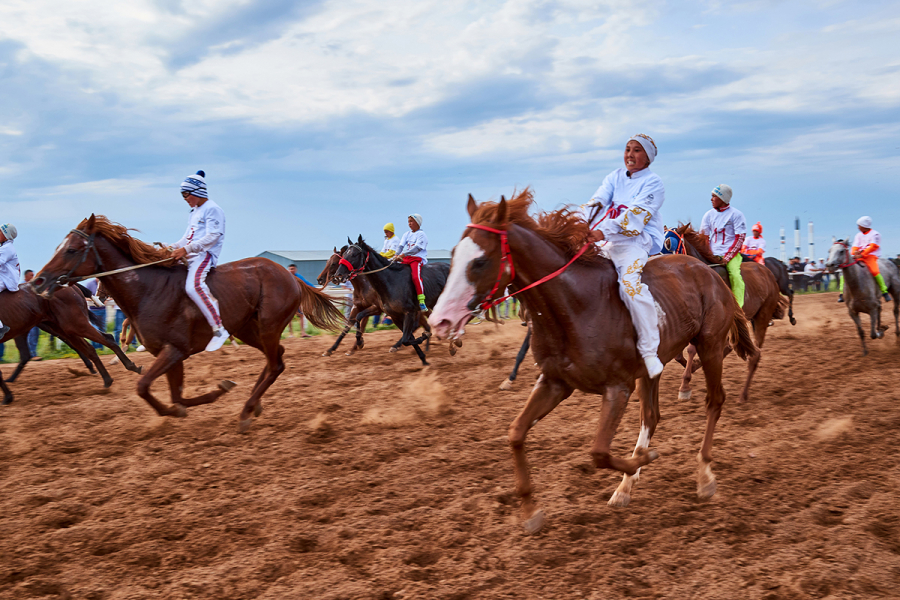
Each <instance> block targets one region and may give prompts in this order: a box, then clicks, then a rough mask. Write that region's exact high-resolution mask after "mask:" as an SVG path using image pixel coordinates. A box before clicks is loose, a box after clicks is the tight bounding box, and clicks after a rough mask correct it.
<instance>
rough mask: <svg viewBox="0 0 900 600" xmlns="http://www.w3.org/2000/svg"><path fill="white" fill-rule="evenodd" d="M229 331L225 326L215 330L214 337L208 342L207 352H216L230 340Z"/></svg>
mask: <svg viewBox="0 0 900 600" xmlns="http://www.w3.org/2000/svg"><path fill="white" fill-rule="evenodd" d="M228 335H229V333H228V332H227V331H225V328H224V327H219V328H218V329H214V330H213V336H212V339H211V340H209V343H208V344H206V351H207V352H215V351H216V350H218V349H219V348H221V347H222V345H223V344H224V343H225V342H226V341H227V340H228Z"/></svg>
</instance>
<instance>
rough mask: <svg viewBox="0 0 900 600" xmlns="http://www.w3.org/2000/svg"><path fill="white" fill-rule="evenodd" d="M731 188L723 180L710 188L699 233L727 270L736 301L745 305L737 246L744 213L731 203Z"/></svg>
mask: <svg viewBox="0 0 900 600" xmlns="http://www.w3.org/2000/svg"><path fill="white" fill-rule="evenodd" d="M731 194H732V192H731V188H730V187H729V186H727V185H725V184H724V183H723V184H722V185H719V186H716V188H715V189H714V190H713V191H712V198H711V199H710V201H711V202H712V206H713V207H712V208H711V209H709V210H708V211H707V212H706V214H705V215H703V220H702V221H701V222H700V233H705V234H706V235H708V236H709V246H710V249H711V250H712V251H713V254H715V255H716V256H717V257H719V259H720V262H721V264H723V265H725V268H726V269H727V270H728V279H729V280H730V281H731V291H732V292H733V293H734V297H735V298H737V302H738V305H739V306H740V307H742V308H743V306H744V278H743V277H741V262H742V259H741V255H740V249H741V246H743V244H744V238H746V237H747V223H746V221H745V220H744V214H743V213H742V212H741V211H739V210H738V209H736V208H734V207H733V206H731Z"/></svg>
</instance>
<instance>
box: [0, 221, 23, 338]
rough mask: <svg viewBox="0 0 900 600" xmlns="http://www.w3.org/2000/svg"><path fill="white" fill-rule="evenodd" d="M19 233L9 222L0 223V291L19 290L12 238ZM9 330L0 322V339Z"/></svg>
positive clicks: (17, 261)
mask: <svg viewBox="0 0 900 600" xmlns="http://www.w3.org/2000/svg"><path fill="white" fill-rule="evenodd" d="M18 235H19V232H18V231H16V226H15V225H13V224H11V223H3V224H2V225H0V292H2V291H10V292H17V291H19V277H20V275H21V271H20V269H19V255H18V254H16V248H15V246H14V245H13V240H14V239H16V237H17V236H18ZM8 331H9V326H7V325H4V324H3V323H2V322H0V339H2V338H3V336H4V335H6V333H7V332H8Z"/></svg>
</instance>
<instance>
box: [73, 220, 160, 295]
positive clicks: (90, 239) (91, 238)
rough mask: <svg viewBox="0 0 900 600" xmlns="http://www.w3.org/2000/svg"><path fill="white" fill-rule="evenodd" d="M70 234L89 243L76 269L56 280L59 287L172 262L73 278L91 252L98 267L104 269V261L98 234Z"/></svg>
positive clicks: (145, 264) (152, 263)
mask: <svg viewBox="0 0 900 600" xmlns="http://www.w3.org/2000/svg"><path fill="white" fill-rule="evenodd" d="M69 233H74V234H76V235H80V236H81V237H83V238H84V239H86V240H87V241H88V244H87V246H86V247H85V249H84V254H82V255H81V260H79V261H78V264H76V265H75V266H74V267H72V268H71V269H69V272H68V273H66V274H65V275H60V276H59V277H58V278H57V280H56V284H57V285H67V284H69V283H78V282H79V281H84V280H85V279H93V278H94V277H106V276H107V275H115V274H117V273H124V272H126V271H134V270H135V269H143V268H144V267H149V266H151V265H158V264H160V263H164V262H169V261H171V260H172V259H171V258H164V259H162V260H157V261H155V262H151V263H142V264H140V265H131V266H130V267H122V268H121V269H113V270H112V271H103V272H102V273H93V274H91V275H82V276H80V277H72V273H74V272H75V270H76V269H77V268H78V267H80V266H81V265H82V264H83V263H84V261H85V260H87V257H88V254H89V253H90V251H91V250H93V251H94V256H95V257H96V259H97V266H99V267H103V261H101V260H100V253H99V252H97V247H96V246H95V245H94V236H95V235H96V233H92V234H90V235H88V234H86V233H85V232H83V231H80V230H78V229H72V230H71V231H69Z"/></svg>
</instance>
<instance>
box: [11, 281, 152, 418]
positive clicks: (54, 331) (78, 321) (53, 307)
mask: <svg viewBox="0 0 900 600" xmlns="http://www.w3.org/2000/svg"><path fill="white" fill-rule="evenodd" d="M0 314H2V315H3V322H4V324H6V325H9V331H8V332H7V333H6V335H5V336H3V338H2V339H0V343H2V342H6V341H8V340H11V339H15V342H16V348H18V350H19V364H18V366H17V367H16V369H15V371H13V374H12V375H11V376H10V377H9V378H8V379H7V380H6V381H7V382H9V383H12V382H13V381H15V379H16V378H17V377H18V376H19V373H21V372H22V369H24V368H25V365H26V364H27V363H28V359H29V358H31V351H30V350H29V348H28V342H27V339H26V336H27V335H28V332H29V331H31V328H32V327H40V328H41V329H43V330H44V331H46V332H48V333H50V334H51V335H55V336H56V337H58V338H59V339H61V340H62V341H63V342H65V343H66V344H68V345H69V346H70V347H71V348H72V349H73V350H75V352H77V353H78V356H79V357H80V358H81V360H83V361H84V364H85V365H86V366H87V367H88V369H89V370H90V372H91V373H94V372H95V371H94V369H93V366H92V364H91V363H93V365H95V366H96V367H97V371H99V372H100V375H101V377H103V387H109V386H111V385H112V382H113V379H112V377H110V376H109V373H108V372H107V371H106V368H105V367H104V366H103V362H102V361H101V360H100V357H99V356H97V352H96V351H95V350H94V348H93V346H91V345H90V344H88V343H87V342H86V341H84V338H87V339H89V340H91V341H94V342H97V343H99V344H103V345H104V346H106V347H107V348H109V349H110V350H112V351H113V352H115V353H116V356H118V357H119V358H120V360H122V364H123V365H124V366H125V368H126V369H128V370H129V371H134V372H135V373H140V372H141V368H140V367H138V366H135V364H134V363H133V362H131V360H129V359H128V357H127V356H125V353H124V352H122V351H121V350H120V349H119V347H118V346H117V345H116V343H115V340H114V339H113V337H112V336H111V335H109V334H108V333H101V332H99V331H97V329H96V328H95V327H94V326H93V325H91V318H90V313H89V312H88V309H87V307H86V306H85V303H84V296H83V295H82V294H81V292H80V291H79V290H77V289H76V288H70V287H67V288H65V289H63V290H60V293H58V294H56V295H55V296H53V298H51V299H49V300H48V299H47V298H43V297H41V296H38V295H37V294H36V293H35V290H34V288H33V287H32V286H31V285H30V284H26V285H22V286H21V287H20V288H19V291H17V292H10V291H3V292H0ZM0 389H2V390H3V404H9V403H10V402H12V401H13V395H12V392H10V390H9V388H8V387H6V382H4V381H3V377H2V375H0Z"/></svg>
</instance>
